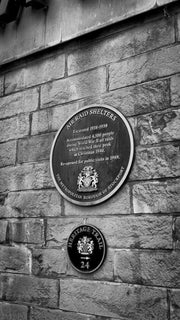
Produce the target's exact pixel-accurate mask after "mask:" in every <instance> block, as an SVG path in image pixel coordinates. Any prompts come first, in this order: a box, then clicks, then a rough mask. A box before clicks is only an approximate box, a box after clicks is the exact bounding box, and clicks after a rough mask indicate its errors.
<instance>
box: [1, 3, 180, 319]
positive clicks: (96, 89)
mask: <svg viewBox="0 0 180 320" xmlns="http://www.w3.org/2000/svg"><path fill="white" fill-rule="evenodd" d="M93 103H100V104H107V105H110V106H113V107H115V108H117V109H118V110H119V111H121V112H122V113H123V114H124V115H125V116H126V117H127V118H128V120H129V122H130V124H131V126H132V129H133V131H134V137H135V159H134V163H133V166H132V170H131V173H130V175H129V177H128V179H127V181H126V182H125V184H124V186H123V187H122V188H121V189H120V190H119V191H118V192H117V193H116V194H115V195H114V196H113V197H112V198H110V200H108V201H107V202H104V203H103V204H101V205H97V206H95V207H80V206H75V205H73V204H70V203H69V202H67V201H66V200H64V199H63V198H62V197H61V196H60V194H59V193H58V192H57V191H56V189H55V187H54V184H53V181H52V178H51V176H50V172H49V155H50V149H51V145H52V141H53V139H54V136H55V133H56V132H57V130H58V129H59V128H60V126H61V125H62V124H63V123H64V121H66V120H67V118H68V117H69V116H71V115H72V114H73V113H74V112H75V111H77V110H78V109H80V108H81V107H83V106H87V105H90V104H93ZM0 105H1V107H0V118H1V120H0V132H1V134H0V148H1V153H0V167H1V168H0V176H1V178H0V319H1V320H59V319H63V320H95V319H98V320H100V319H101V320H115V319H119V320H124V319H128V320H150V319H151V320H152V319H153V320H178V319H180V271H179V270H180V269H179V266H180V252H179V249H180V197H179V191H180V171H179V170H180V154H179V146H180V143H179V141H180V131H179V124H180V108H179V107H180V8H178V7H176V8H173V7H171V9H169V10H168V11H165V10H162V11H161V12H159V11H158V12H156V11H155V12H154V13H153V14H151V15H150V16H149V17H147V16H139V17H138V18H137V19H133V20H129V21H126V22H123V23H120V24H118V25H116V26H113V27H109V28H108V29H104V30H102V31H98V32H96V33H92V34H91V35H89V36H88V38H86V39H85V38H79V39H78V40H73V41H71V42H69V43H67V44H64V45H62V46H59V47H56V48H54V49H52V50H50V51H48V52H41V54H38V55H35V56H30V57H28V58H26V59H24V60H19V61H17V62H16V64H8V65H6V66H4V67H3V68H2V72H1V76H0ZM83 222H86V223H87V224H88V223H90V224H93V225H94V226H96V227H98V228H99V229H100V230H101V231H102V233H103V234H104V236H105V238H106V241H107V246H108V252H107V258H106V260H105V262H104V264H103V266H102V267H101V268H100V269H99V270H98V271H97V272H95V273H93V274H90V275H83V274H80V273H78V272H76V271H75V270H74V269H73V268H72V266H71V265H70V263H69V260H68V258H67V253H66V242H67V238H68V236H69V235H70V233H71V231H72V229H74V228H75V227H76V226H77V225H78V224H80V223H83Z"/></svg>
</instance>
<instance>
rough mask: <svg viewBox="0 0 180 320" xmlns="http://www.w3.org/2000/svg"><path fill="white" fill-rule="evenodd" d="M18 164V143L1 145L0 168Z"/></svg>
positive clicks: (12, 142) (10, 142) (11, 142)
mask: <svg viewBox="0 0 180 320" xmlns="http://www.w3.org/2000/svg"><path fill="white" fill-rule="evenodd" d="M15 162H16V141H9V142H5V143H2V144H1V153H0V167H5V166H9V165H14V164H15Z"/></svg>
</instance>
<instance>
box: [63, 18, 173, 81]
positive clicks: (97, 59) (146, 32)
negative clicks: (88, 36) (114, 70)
mask: <svg viewBox="0 0 180 320" xmlns="http://www.w3.org/2000/svg"><path fill="white" fill-rule="evenodd" d="M173 42H174V28H173V25H172V21H168V20H165V19H163V20H159V21H156V22H154V21H153V22H150V23H147V24H146V25H145V26H144V28H142V26H138V27H133V29H128V30H126V31H125V32H123V33H122V32H121V33H118V34H115V35H113V36H111V37H108V38H106V39H103V40H101V41H99V42H95V41H94V40H93V43H91V46H89V45H87V46H86V47H85V48H83V50H82V49H81V50H77V51H73V53H70V55H69V56H68V73H69V74H70V75H71V74H74V73H78V72H82V71H84V70H87V69H91V68H94V67H97V66H100V65H104V64H107V63H112V62H114V61H118V60H122V59H124V58H127V57H130V56H133V55H137V54H140V53H142V52H146V51H148V50H152V49H155V48H158V47H161V46H163V45H166V44H169V43H173Z"/></svg>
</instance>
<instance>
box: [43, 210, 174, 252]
mask: <svg viewBox="0 0 180 320" xmlns="http://www.w3.org/2000/svg"><path fill="white" fill-rule="evenodd" d="M84 221H85V223H87V224H88V223H89V224H92V225H94V226H96V227H97V228H99V229H100V230H101V232H102V233H103V234H104V236H105V239H106V241H107V245H108V246H109V247H116V248H169V249H172V218H171V217H168V216H164V217H156V216H153V217H149V216H147V217H141V216H139V217H133V216H125V217H124V216H122V217H113V216H110V217H103V218H102V217H99V218H95V217H94V218H86V216H85V217H84V219H83V218H81V219H80V218H73V217H72V218H66V219H63V218H60V219H56V220H55V221H53V220H50V219H49V220H48V223H47V245H48V246H49V247H52V246H62V245H66V242H67V239H68V237H69V234H70V233H71V232H72V230H73V229H74V228H75V227H76V226H77V225H80V224H81V223H82V224H83V222H84Z"/></svg>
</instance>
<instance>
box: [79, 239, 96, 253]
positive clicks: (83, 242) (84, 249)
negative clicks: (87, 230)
mask: <svg viewBox="0 0 180 320" xmlns="http://www.w3.org/2000/svg"><path fill="white" fill-rule="evenodd" d="M77 250H78V252H79V253H80V254H84V255H90V254H92V253H93V250H94V241H93V240H92V238H88V237H86V236H84V237H83V238H80V239H79V240H78V243H77Z"/></svg>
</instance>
